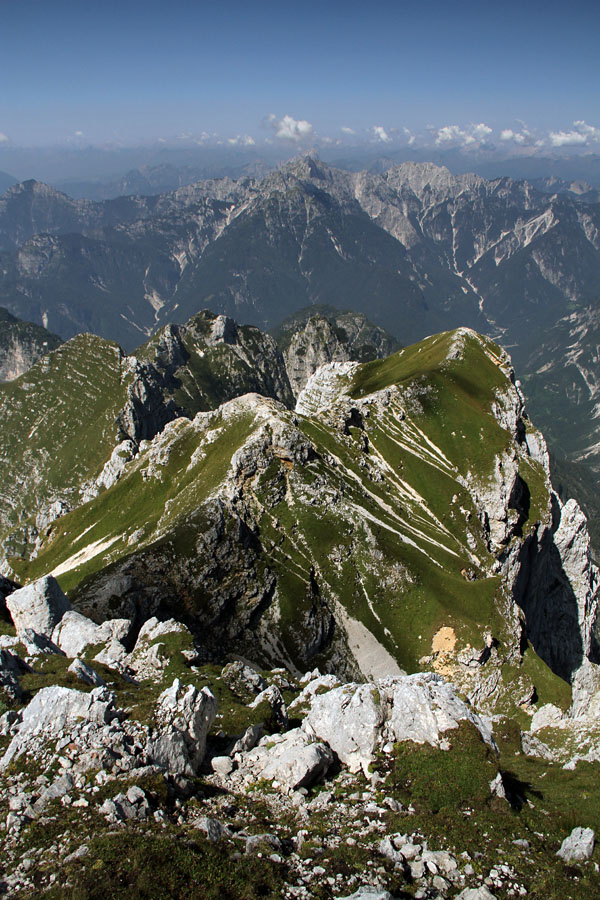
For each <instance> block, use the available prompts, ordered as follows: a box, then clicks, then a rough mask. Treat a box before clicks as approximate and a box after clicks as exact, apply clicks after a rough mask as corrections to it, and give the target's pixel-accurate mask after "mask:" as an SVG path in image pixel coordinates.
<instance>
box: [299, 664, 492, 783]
mask: <svg viewBox="0 0 600 900" xmlns="http://www.w3.org/2000/svg"><path fill="white" fill-rule="evenodd" d="M463 721H464V722H470V723H471V724H472V725H473V726H474V727H475V728H477V730H478V731H479V733H480V734H481V736H482V738H483V740H484V741H485V742H486V743H487V744H488V745H489V746H490V747H493V748H495V744H494V741H493V738H492V735H491V731H490V729H489V728H488V727H487V726H486V724H485V723H484V722H483V721H482V719H480V718H479V716H477V715H476V714H475V713H473V712H472V710H471V709H470V708H469V707H468V706H467V704H466V703H465V702H464V701H463V700H461V699H460V698H459V697H458V695H457V694H456V691H455V690H454V688H453V687H452V685H450V684H446V682H445V681H444V679H443V678H442V677H441V676H440V675H436V674H434V673H433V672H421V673H417V674H415V675H396V676H393V677H390V678H384V679H380V680H378V681H376V682H370V683H367V684H353V683H349V684H344V685H342V686H341V687H338V688H333V689H332V690H330V691H328V692H327V693H326V694H318V695H317V696H315V697H314V698H313V700H312V702H311V706H310V710H309V712H308V714H307V716H306V718H305V720H304V722H303V726H302V727H303V728H304V729H305V730H306V732H307V733H308V734H309V735H312V736H313V737H318V738H320V739H321V740H323V741H326V742H327V743H328V744H329V746H330V747H331V748H332V750H334V751H335V753H336V754H337V755H338V757H339V759H340V760H341V762H343V763H344V764H345V765H347V766H348V768H349V769H350V771H351V772H358V771H359V769H361V768H362V769H363V771H364V772H365V774H368V767H369V764H370V763H371V762H372V760H373V755H374V752H375V748H376V747H377V745H378V744H380V743H383V742H388V741H414V742H415V743H418V744H423V743H429V744H432V745H433V746H444V745H443V741H442V735H443V734H444V733H445V732H447V731H449V730H451V729H455V728H458V726H459V724H460V723H461V722H463Z"/></svg>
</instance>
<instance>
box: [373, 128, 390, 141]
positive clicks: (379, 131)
mask: <svg viewBox="0 0 600 900" xmlns="http://www.w3.org/2000/svg"><path fill="white" fill-rule="evenodd" d="M371 134H372V135H373V137H374V138H375V140H377V141H382V142H383V143H384V144H389V143H390V141H391V140H392V139H391V137H390V136H389V134H388V133H387V131H386V130H385V128H384V127H383V125H373V127H372V128H371Z"/></svg>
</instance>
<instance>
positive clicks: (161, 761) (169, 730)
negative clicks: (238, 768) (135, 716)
mask: <svg viewBox="0 0 600 900" xmlns="http://www.w3.org/2000/svg"><path fill="white" fill-rule="evenodd" d="M218 706H219V705H218V703H217V700H216V698H215V697H214V696H213V694H212V693H211V692H210V691H209V689H208V688H203V689H202V690H201V691H199V690H198V689H197V688H195V687H194V686H193V685H188V686H187V687H186V686H185V685H182V684H181V682H180V681H179V679H178V678H176V679H175V681H174V682H173V684H172V686H171V687H170V688H168V689H167V690H166V691H164V692H163V693H162V694H161V695H160V697H159V698H158V703H157V705H156V712H155V719H156V723H157V727H156V734H155V735H153V737H152V738H151V739H150V741H149V742H148V755H149V757H150V759H151V760H152V762H154V763H156V764H157V765H159V766H163V767H164V768H167V769H168V770H169V771H170V772H173V773H175V774H181V775H195V774H196V772H197V771H198V767H199V766H200V763H201V762H202V760H203V758H204V754H205V752H206V737H207V734H208V732H209V730H210V727H211V725H212V723H213V722H214V720H215V716H216V714H217V710H218Z"/></svg>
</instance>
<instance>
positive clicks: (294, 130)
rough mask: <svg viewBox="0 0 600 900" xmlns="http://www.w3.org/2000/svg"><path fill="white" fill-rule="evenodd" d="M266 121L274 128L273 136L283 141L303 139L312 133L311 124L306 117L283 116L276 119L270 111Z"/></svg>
mask: <svg viewBox="0 0 600 900" xmlns="http://www.w3.org/2000/svg"><path fill="white" fill-rule="evenodd" d="M267 121H268V123H269V125H270V126H271V128H272V129H273V130H274V132H275V137H278V138H280V139H281V140H283V141H296V142H299V141H305V140H307V139H308V138H310V137H312V136H313V134H314V131H313V127H312V125H311V124H310V122H307V121H306V119H294V118H293V117H292V116H283V118H282V119H278V118H277V116H276V115H275V114H274V113H271V114H270V116H268V119H267Z"/></svg>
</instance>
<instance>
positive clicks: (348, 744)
mask: <svg viewBox="0 0 600 900" xmlns="http://www.w3.org/2000/svg"><path fill="white" fill-rule="evenodd" d="M383 723H384V713H383V710H382V708H381V703H380V696H379V691H378V688H377V686H376V685H375V684H355V683H349V684H344V685H342V686H341V687H339V688H333V689H332V690H331V691H329V692H328V693H327V694H319V695H317V696H316V697H315V698H314V699H313V701H312V703H311V708H310V710H309V712H308V715H307V716H306V718H305V720H304V722H303V726H302V727H303V728H304V730H305V731H306V732H307V734H309V735H312V736H313V737H314V738H320V739H321V740H323V741H325V742H326V743H327V744H329V746H330V747H331V749H332V750H334V751H335V753H337V755H338V757H339V759H340V760H341V762H343V763H344V764H345V765H347V766H348V768H349V769H350V771H351V772H358V771H359V770H360V769H361V768H362V769H363V771H364V772H365V773H366V772H367V770H368V766H369V764H370V762H371V760H372V759H373V753H374V751H375V747H376V746H377V742H378V739H379V737H380V734H381V729H382V727H383Z"/></svg>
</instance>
